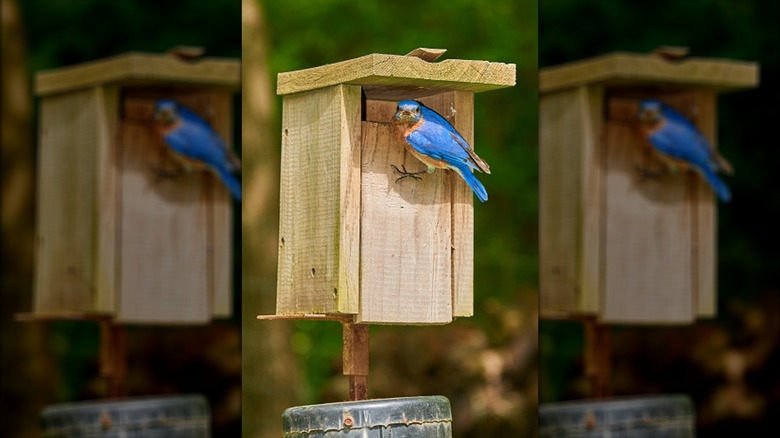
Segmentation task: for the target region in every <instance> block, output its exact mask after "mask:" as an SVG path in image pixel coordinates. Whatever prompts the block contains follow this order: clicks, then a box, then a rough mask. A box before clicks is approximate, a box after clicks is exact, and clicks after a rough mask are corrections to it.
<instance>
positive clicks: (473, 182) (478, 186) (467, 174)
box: [453, 166, 488, 202]
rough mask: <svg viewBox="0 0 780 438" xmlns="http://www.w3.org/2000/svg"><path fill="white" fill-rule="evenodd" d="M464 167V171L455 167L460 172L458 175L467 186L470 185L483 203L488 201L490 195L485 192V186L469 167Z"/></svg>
mask: <svg viewBox="0 0 780 438" xmlns="http://www.w3.org/2000/svg"><path fill="white" fill-rule="evenodd" d="M463 167H464V168H463V169H460V168H457V167H454V166H453V169H454V170H455V171H457V172H458V175H460V176H461V177H463V180H464V181H466V184H468V185H469V187H471V190H473V191H474V194H475V195H477V199H479V200H480V201H481V202H485V201H487V199H488V194H487V190H485V186H483V185H482V183H481V182H479V180H478V179H477V177H476V176H474V173H472V172H471V169H469V168H468V167H467V166H463Z"/></svg>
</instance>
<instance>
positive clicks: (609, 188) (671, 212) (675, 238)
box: [601, 97, 695, 324]
mask: <svg viewBox="0 0 780 438" xmlns="http://www.w3.org/2000/svg"><path fill="white" fill-rule="evenodd" d="M608 105H609V108H608V111H609V113H608V119H607V121H606V125H605V130H606V148H607V155H606V162H605V180H604V183H605V194H604V196H605V210H604V218H603V220H604V221H605V222H604V229H605V238H604V277H605V278H604V292H603V300H602V314H601V319H602V321H604V322H609V323H619V322H631V323H653V324H658V323H687V322H691V321H692V320H693V317H694V302H693V269H694V260H693V258H692V254H691V249H692V244H693V240H694V227H693V216H692V210H693V205H692V202H691V193H692V190H694V189H695V187H692V186H691V179H690V178H688V176H689V175H687V174H685V173H678V174H672V175H668V176H664V177H662V178H656V179H647V178H642V177H641V176H640V174H639V172H638V170H637V169H638V168H649V167H652V162H651V161H650V158H652V156H649V155H648V154H646V153H645V151H646V150H647V145H646V144H644V139H643V138H642V137H641V136H640V135H639V133H638V131H637V129H636V125H635V124H634V123H633V118H634V117H635V114H636V109H637V108H638V100H629V101H622V100H621V99H619V98H617V97H616V98H610V99H609V101H608ZM629 120H630V121H631V122H630V123H626V121H629ZM649 157H650V158H649Z"/></svg>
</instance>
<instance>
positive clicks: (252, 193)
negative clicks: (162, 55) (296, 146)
mask: <svg viewBox="0 0 780 438" xmlns="http://www.w3.org/2000/svg"><path fill="white" fill-rule="evenodd" d="M242 2H243V3H242V60H241V64H242V93H241V96H242V130H241V133H242V144H243V149H242V155H243V156H242V161H243V166H242V168H243V169H244V170H243V185H244V187H245V196H244V199H243V202H242V205H241V207H242V222H241V230H242V253H243V256H242V286H241V293H242V300H241V307H242V311H241V313H242V315H241V320H242V325H241V331H242V347H241V351H242V364H241V365H242V371H241V373H242V394H243V395H242V436H244V437H252V438H255V437H274V438H277V437H279V436H281V434H282V424H281V415H282V412H283V411H284V409H286V408H288V407H291V406H294V405H295V404H296V393H297V392H298V388H297V384H298V382H297V381H296V380H297V375H298V373H297V363H296V361H295V357H294V355H293V352H292V351H291V349H290V343H289V340H290V334H291V325H290V324H291V323H290V322H286V321H262V322H261V321H257V320H256V319H255V318H256V316H257V315H259V314H271V313H274V311H275V303H276V293H275V291H276V260H277V239H278V232H279V160H280V155H279V133H278V132H276V129H275V128H274V126H275V124H274V117H275V114H274V107H275V105H274V99H275V96H274V94H273V88H272V83H271V78H270V77H269V71H268V64H267V38H266V27H265V22H264V17H263V11H262V7H261V4H260V2H259V1H258V0H242Z"/></svg>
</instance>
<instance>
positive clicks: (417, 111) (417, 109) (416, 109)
mask: <svg viewBox="0 0 780 438" xmlns="http://www.w3.org/2000/svg"><path fill="white" fill-rule="evenodd" d="M414 112H415V113H417V114H420V107H419V106H418V107H417V108H415V109H414Z"/></svg>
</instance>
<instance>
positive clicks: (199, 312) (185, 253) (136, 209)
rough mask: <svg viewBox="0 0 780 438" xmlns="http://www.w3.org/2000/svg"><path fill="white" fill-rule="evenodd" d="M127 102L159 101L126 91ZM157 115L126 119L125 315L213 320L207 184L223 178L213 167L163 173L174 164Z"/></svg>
mask: <svg viewBox="0 0 780 438" xmlns="http://www.w3.org/2000/svg"><path fill="white" fill-rule="evenodd" d="M182 103H184V104H185V105H188V106H191V105H192V103H191V102H187V101H183V102H182ZM123 105H127V106H130V105H138V106H140V107H142V108H143V111H142V114H145V115H146V114H148V115H149V116H150V115H151V112H152V106H153V100H152V99H138V100H135V101H134V100H133V99H132V98H126V99H125V102H123ZM193 109H194V110H195V111H198V110H200V111H203V108H198V107H193ZM126 113H132V111H130V110H129V109H128V111H126ZM204 116H205V117H206V118H208V115H205V114H204ZM149 120H150V119H149ZM149 120H131V119H124V120H123V121H122V132H121V137H120V140H119V147H120V157H121V165H122V174H121V179H120V185H121V188H120V199H121V201H120V205H121V216H122V222H121V225H120V227H121V231H120V233H121V249H120V254H121V255H120V257H121V283H120V291H121V292H120V294H119V308H118V313H117V320H118V321H122V322H134V323H135V322H165V323H176V322H182V323H184V322H186V323H194V322H206V321H208V319H209V317H210V312H209V281H208V272H209V265H208V241H207V239H208V235H209V233H208V231H207V228H208V224H209V219H208V213H209V211H208V210H209V208H208V199H209V196H208V193H207V192H206V191H207V188H208V187H210V186H211V185H212V184H214V183H215V181H210V180H211V179H213V178H215V177H214V175H212V174H211V172H206V171H194V172H189V173H183V174H181V175H178V176H175V177H160V176H158V174H157V172H156V171H155V169H161V168H163V169H170V167H171V163H170V158H169V152H168V151H167V150H166V147H165V145H164V143H162V140H161V139H159V138H157V137H156V136H154V135H153V132H152V130H151V124H150V122H149Z"/></svg>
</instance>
